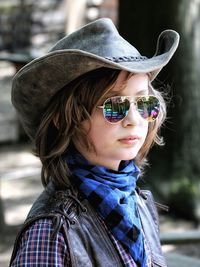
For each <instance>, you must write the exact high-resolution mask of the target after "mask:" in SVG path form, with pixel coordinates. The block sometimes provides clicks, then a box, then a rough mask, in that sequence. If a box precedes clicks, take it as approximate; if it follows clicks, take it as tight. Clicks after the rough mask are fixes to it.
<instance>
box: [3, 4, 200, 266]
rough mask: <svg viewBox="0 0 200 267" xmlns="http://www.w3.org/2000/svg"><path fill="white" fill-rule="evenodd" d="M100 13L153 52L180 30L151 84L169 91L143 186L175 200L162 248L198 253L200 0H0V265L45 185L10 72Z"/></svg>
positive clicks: (165, 217) (166, 215) (164, 222)
mask: <svg viewBox="0 0 200 267" xmlns="http://www.w3.org/2000/svg"><path fill="white" fill-rule="evenodd" d="M101 17H109V18H111V19H112V20H113V22H114V23H115V25H116V26H117V28H118V29H119V32H120V34H121V35H122V36H123V37H124V38H125V39H127V40H129V42H130V43H132V44H133V45H134V46H135V47H137V48H138V49H139V51H140V52H141V54H142V55H146V56H148V57H152V56H153V54H154V53H155V50H156V40H157V37H158V35H159V34H160V32H161V31H162V30H165V29H168V28H171V29H174V30H176V31H178V32H179V33H180V36H181V40H180V46H179V48H178V50H177V52H176V54H175V56H174V57H173V59H172V60H171V62H170V63H169V64H168V66H167V67H165V68H164V69H163V70H162V72H161V73H160V74H159V76H158V78H157V79H156V80H155V81H154V84H153V85H154V86H155V87H156V88H157V89H158V90H161V91H162V92H164V94H166V95H167V102H168V118H167V121H166V123H165V126H164V127H163V128H162V129H161V135H162V136H163V138H164V141H165V146H163V147H161V148H160V147H156V146H155V147H153V149H152V151H151V153H150V155H149V162H150V164H149V167H148V168H147V170H146V173H145V176H144V178H143V179H142V180H141V182H140V187H141V188H148V189H151V190H152V191H153V193H154V195H155V198H156V200H157V201H158V202H159V203H162V204H164V205H167V206H169V207H170V209H169V212H165V211H163V210H162V209H160V220H161V240H162V243H163V248H164V250H165V251H166V252H177V253H178V254H180V255H187V256H189V257H191V258H193V259H195V258H196V259H197V258H199V259H200V231H199V226H200V104H199V103H200V85H199V84H200V0H176V1H174V0H168V1H159V0H151V1H145V0H140V1H133V0H0V235H1V236H0V265H1V266H2V267H4V266H7V265H8V260H9V257H10V253H11V250H12V246H13V240H14V238H15V235H16V233H17V231H18V229H19V227H20V225H21V224H22V222H23V221H24V219H25V217H26V214H27V212H28V210H29V209H30V206H31V204H32V203H33V201H34V200H35V199H36V198H37V196H38V195H39V194H40V192H41V191H42V185H41V184H40V168H41V165H40V162H39V160H38V159H37V158H35V157H34V156H33V155H32V152H31V151H32V145H31V144H30V143H29V140H28V138H27V137H26V135H25V133H24V131H23V129H22V127H21V125H20V122H19V120H18V118H17V115H16V113H15V110H14V108H13V107H12V104H11V100H10V91H11V83H12V78H13V76H14V75H15V73H16V72H17V71H18V70H19V69H20V68H22V67H23V66H24V65H25V64H27V63H28V62H29V61H31V60H32V59H34V58H36V57H38V56H41V55H43V54H45V53H46V52H47V51H48V50H49V49H50V47H51V46H52V45H53V44H54V43H55V42H56V41H57V40H58V39H60V38H62V37H63V36H65V35H67V34H69V33H71V32H73V31H74V30H76V29H77V28H79V27H81V26H83V25H84V24H86V23H88V22H91V21H93V20H95V19H97V18H101ZM36 108H37V107H36ZM174 266H179V265H174ZM180 266H181V267H182V265H180ZM187 266H188V265H187ZM193 266H195V265H194V263H193ZM198 266H200V265H198Z"/></svg>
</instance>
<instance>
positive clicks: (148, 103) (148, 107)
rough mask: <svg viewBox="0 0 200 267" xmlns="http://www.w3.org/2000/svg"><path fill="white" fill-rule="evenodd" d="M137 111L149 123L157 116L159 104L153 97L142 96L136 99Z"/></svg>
mask: <svg viewBox="0 0 200 267" xmlns="http://www.w3.org/2000/svg"><path fill="white" fill-rule="evenodd" d="M137 110H138V112H139V113H140V115H141V116H142V117H143V118H144V119H146V120H148V121H149V122H152V121H154V120H155V119H156V118H157V117H158V114H159V110H160V102H159V100H158V99H157V98H156V97H155V96H143V97H139V98H138V99H137Z"/></svg>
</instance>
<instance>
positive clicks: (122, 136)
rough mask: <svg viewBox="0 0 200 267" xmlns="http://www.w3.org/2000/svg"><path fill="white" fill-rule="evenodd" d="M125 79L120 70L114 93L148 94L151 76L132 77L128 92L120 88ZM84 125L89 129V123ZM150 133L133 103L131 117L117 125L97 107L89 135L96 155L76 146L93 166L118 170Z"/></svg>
mask: <svg viewBox="0 0 200 267" xmlns="http://www.w3.org/2000/svg"><path fill="white" fill-rule="evenodd" d="M126 77H127V73H126V72H125V71H121V72H120V74H119V76H118V79H117V82H116V85H115V87H114V88H113V90H112V91H114V92H115V91H116V95H117V96H119V95H122V96H139V95H148V93H149V91H148V76H147V75H146V74H135V75H133V76H132V77H131V78H130V79H129V80H128V83H127V85H126V87H125V89H124V90H121V91H119V87H120V85H122V84H123V83H124V81H125V79H126ZM102 104H103V103H102ZM83 123H84V128H85V129H86V130H87V129H88V127H89V122H88V121H85V122H83ZM147 132H148V121H146V120H144V119H143V118H142V117H141V115H140V114H139V113H138V111H137V110H136V108H135V106H134V104H131V106H130V110H129V112H128V115H127V116H126V117H125V118H124V119H123V120H122V121H120V122H118V123H116V124H110V123H109V122H108V121H106V119H105V118H104V116H103V111H102V109H100V108H94V111H93V113H92V115H91V128H90V131H89V133H88V135H89V137H90V139H91V141H92V142H93V144H94V147H95V150H96V153H95V152H91V151H88V150H87V149H86V148H84V147H77V149H78V150H79V151H80V152H81V153H82V154H83V156H84V157H85V158H86V159H87V160H88V161H89V162H91V163H92V164H95V165H102V166H105V167H107V168H110V169H114V170H118V167H119V164H120V161H121V160H130V159H134V158H135V157H136V156H137V154H138V151H139V150H140V148H141V147H142V145H143V143H144V141H145V138H146V136H147Z"/></svg>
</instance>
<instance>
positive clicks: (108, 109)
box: [103, 97, 130, 123]
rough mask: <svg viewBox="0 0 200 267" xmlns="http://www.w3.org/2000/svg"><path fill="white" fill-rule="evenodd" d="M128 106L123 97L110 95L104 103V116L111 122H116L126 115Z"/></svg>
mask: <svg viewBox="0 0 200 267" xmlns="http://www.w3.org/2000/svg"><path fill="white" fill-rule="evenodd" d="M129 107H130V103H129V101H128V100H127V99H126V98H124V97H111V98H109V99H107V100H106V101H105V103H104V110H103V111H104V117H105V118H106V119H107V120H108V121H109V122H111V123H115V122H118V121H120V120H122V119H123V118H124V117H126V115H127V113H128V110H129Z"/></svg>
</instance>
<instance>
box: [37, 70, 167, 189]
mask: <svg viewBox="0 0 200 267" xmlns="http://www.w3.org/2000/svg"><path fill="white" fill-rule="evenodd" d="M119 73H120V70H114V69H109V68H100V69H97V70H94V71H91V72H89V73H86V74H84V75H82V76H80V77H78V78H77V79H75V80H73V81H72V82H71V83H69V84H67V85H66V86H64V87H63V88H62V89H61V90H60V91H59V92H58V93H57V94H56V95H55V96H54V97H53V98H52V99H51V102H50V103H49V105H48V107H47V109H46V112H45V113H44V115H43V117H42V119H41V123H40V126H39V129H38V131H37V134H36V138H35V145H36V151H35V152H36V155H37V156H38V157H40V160H41V162H42V164H43V166H42V183H43V185H44V186H46V185H47V184H48V182H49V181H50V180H52V181H53V182H54V183H55V184H56V185H58V186H69V181H68V177H69V175H70V172H69V169H68V167H67V164H66V162H65V160H64V159H63V154H64V153H65V152H66V151H67V150H68V149H69V147H70V145H71V144H72V143H73V140H74V137H75V136H76V137H77V136H78V137H79V138H76V142H81V141H83V140H84V144H85V146H86V147H87V149H94V146H93V144H92V142H91V140H89V138H88V136H87V132H86V131H85V130H84V128H83V127H82V124H81V122H82V121H84V120H89V121H90V115H91V113H92V111H93V109H94V107H96V106H97V104H98V103H99V102H100V101H101V100H102V99H103V98H104V97H105V95H106V94H107V93H108V92H109V91H111V90H112V88H113V87H114V85H115V82H116V80H117V77H118V75H119ZM130 75H134V74H127V80H128V78H129V77H130ZM149 90H150V93H151V94H154V95H156V96H157V97H158V98H159V99H160V103H161V112H160V113H159V117H158V119H157V120H156V121H155V122H152V123H149V130H148V134H147V137H146V140H145V142H144V144H143V146H142V148H141V149H140V151H139V153H138V155H137V157H136V158H135V159H134V160H135V162H136V163H137V165H138V166H139V167H143V166H144V165H145V162H146V155H147V153H148V151H149V149H150V147H151V146H152V145H153V143H157V144H159V145H161V144H162V139H161V138H160V137H159V136H158V130H159V128H160V126H161V124H162V122H163V121H164V119H165V115H166V108H165V102H164V100H163V98H162V96H161V94H160V93H159V92H158V91H156V90H155V89H153V87H152V86H151V84H149Z"/></svg>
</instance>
